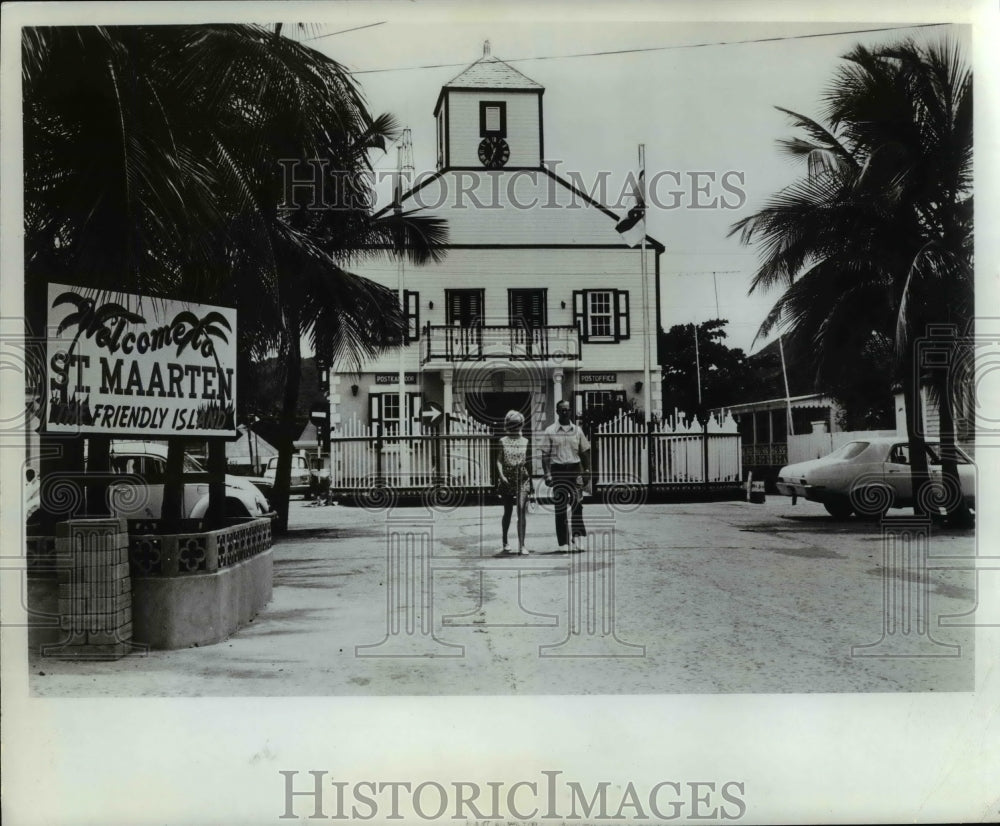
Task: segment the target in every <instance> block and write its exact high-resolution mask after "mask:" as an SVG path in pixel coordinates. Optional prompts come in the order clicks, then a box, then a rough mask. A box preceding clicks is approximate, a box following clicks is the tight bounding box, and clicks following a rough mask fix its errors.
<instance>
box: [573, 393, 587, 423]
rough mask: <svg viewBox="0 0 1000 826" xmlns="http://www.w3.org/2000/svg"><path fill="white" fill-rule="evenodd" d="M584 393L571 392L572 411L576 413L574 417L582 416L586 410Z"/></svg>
mask: <svg viewBox="0 0 1000 826" xmlns="http://www.w3.org/2000/svg"><path fill="white" fill-rule="evenodd" d="M585 402H586V391H585V390H575V391H574V392H573V409H574V410H575V411H576V415H577V416H578V417H579V416H582V415H583V413H584V410H585V408H586V404H585Z"/></svg>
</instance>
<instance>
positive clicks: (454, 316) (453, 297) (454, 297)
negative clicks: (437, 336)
mask: <svg viewBox="0 0 1000 826" xmlns="http://www.w3.org/2000/svg"><path fill="white" fill-rule="evenodd" d="M447 309H448V319H447V321H448V324H449V325H452V326H454V325H455V324H458V323H460V322H461V321H462V294H461V293H460V292H456V291H455V290H448V308H447Z"/></svg>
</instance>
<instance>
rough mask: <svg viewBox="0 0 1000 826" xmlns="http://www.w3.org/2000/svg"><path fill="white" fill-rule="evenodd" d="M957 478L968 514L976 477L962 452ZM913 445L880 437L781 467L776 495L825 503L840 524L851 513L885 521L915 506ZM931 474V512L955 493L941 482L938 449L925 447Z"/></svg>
mask: <svg viewBox="0 0 1000 826" xmlns="http://www.w3.org/2000/svg"><path fill="white" fill-rule="evenodd" d="M955 451H956V454H957V456H958V476H959V481H960V483H961V496H962V497H963V498H964V499H965V502H966V504H967V505H968V506H969V508H970V509H975V505H976V476H975V470H976V469H975V465H974V464H973V462H972V460H971V459H970V458H969V457H968V456H967V455H966V454H965V453H963V452H962V451H961V450H960V449H959V448H957V447H956V448H955ZM909 456H910V445H909V442H908V441H907V440H906V438H905V437H902V436H878V437H872V438H869V439H864V440H858V441H854V442H848V443H847V444H845V445H843V446H841V447H840V448H838V449H837V450H835V451H833V453H831V454H829V455H828V456H824V457H823V458H821V459H812V460H811V461H808V462H799V463H797V464H794V465H787V466H786V467H783V468H782V469H781V471H780V472H779V473H778V479H777V482H776V486H777V489H778V493H781V494H783V495H785V496H791V497H792V501H793V502H794V501H795V498H797V497H799V496H801V497H802V498H803V499H808V500H810V501H812V502H821V503H822V504H823V506H824V507H825V508H826V510H827V512H828V513H829V514H830V515H831V516H833V517H834V518H836V519H846V518H847V517H848V516H850V515H851V514H852V513H857V514H858V515H859V516H881V515H883V514H885V513H886V511H888V510H889V508H905V507H909V506H911V505H912V504H913V482H912V478H911V472H910V461H909ZM927 469H928V472H929V475H930V478H931V481H932V482H934V483H935V485H934V487H933V488H932V489H931V490H930V494H931V497H932V501H930V502H929V503H928V504H929V506H930V507H934V506H936V505H943V504H945V502H947V498H948V497H949V496H958V495H959V493H958V492H957V491H954V492H952V491H948V490H947V488H946V487H945V486H944V485H943V482H942V473H941V457H940V448H939V446H938V444H937V443H935V442H928V443H927Z"/></svg>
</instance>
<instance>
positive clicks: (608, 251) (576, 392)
mask: <svg viewBox="0 0 1000 826" xmlns="http://www.w3.org/2000/svg"><path fill="white" fill-rule="evenodd" d="M544 91H545V90H544V89H543V88H542V87H541V86H540V85H539V84H538V83H536V82H535V81H533V80H531V79H530V78H528V77H526V76H525V75H523V74H522V73H521V72H519V71H518V70H516V69H514V68H513V67H512V66H510V65H508V64H507V63H504V62H503V61H502V60H499V59H497V58H495V57H492V56H490V55H489V53H488V49H487V50H484V56H483V58H482V59H480V60H478V61H476V62H475V63H473V64H472V65H471V66H469V67H468V68H467V69H465V70H464V71H462V72H461V73H460V74H458V75H457V76H456V77H455V78H454V79H453V80H451V81H450V82H448V83H447V84H445V86H444V87H443V88H442V89H441V92H440V95H439V96H438V99H437V102H436V105H435V106H434V109H433V115H434V117H435V119H436V123H437V148H436V154H437V167H438V168H437V170H436V172H435V173H434V174H433V175H428V176H424V178H423V180H418V181H417V182H416V183H415V184H414V185H413V186H412V188H411V189H410V190H409V191H407V192H405V193H404V194H403V195H402V196H401V198H400V202H401V207H402V209H403V210H404V211H410V210H414V209H417V210H421V212H422V214H426V215H434V216H439V217H442V218H444V219H445V220H446V221H447V224H448V230H449V249H448V251H447V255H446V256H445V257H444V260H443V261H441V262H440V263H437V264H434V263H431V264H427V265H424V266H420V267H416V266H411V265H406V266H405V268H404V285H405V306H406V309H407V313H408V315H409V318H410V328H409V331H408V335H407V341H406V343H405V345H404V347H403V352H402V359H401V358H400V355H401V354H400V351H399V349H398V348H396V349H394V350H390V351H388V352H387V353H386V354H385V355H384V356H383V357H381V358H379V359H377V360H374V361H370V362H368V363H366V364H365V365H364V369H363V371H362V373H361V374H360V376H358V375H352V374H342V375H336V374H334V375H332V376H331V379H330V424H331V433H332V435H333V436H334V437H336V436H337V435H338V432H339V433H344V432H346V431H348V430H350V428H351V427H352V426H354V425H355V423H358V422H360V423H364V424H370V425H377V426H378V427H379V429H380V430H381V431H382V432H383V433H385V434H390V433H393V432H396V431H398V429H399V426H400V425H399V422H400V406H399V399H400V387H399V384H398V377H399V371H400V369H401V367H402V369H403V372H404V374H405V375H404V379H405V396H404V397H403V398H404V399H405V406H406V407H407V408H408V409H404V411H403V419H404V425H403V430H404V432H409V431H412V427H411V425H410V424H409V423H412V422H413V421H417V420H419V419H420V411H421V409H422V408H423V409H424V410H425V411H428V410H430V409H431V407H432V406H436V407H437V408H440V409H441V410H442V411H446V412H448V413H450V414H453V415H455V416H459V417H466V418H468V419H471V420H478V421H479V422H482V423H484V424H494V423H497V422H499V421H502V420H503V417H504V414H505V413H506V412H507V410H509V409H519V410H521V411H522V412H523V413H524V415H525V417H526V419H527V429H528V430H533V431H539V430H541V429H542V428H543V427H544V426H545V425H547V424H549V423H551V422H552V421H553V419H554V407H555V403H556V401H558V400H560V399H569V400H572V401H573V403H574V405H575V407H576V411H577V413H578V414H579V413H583V412H584V410H585V409H587V408H588V407H591V406H595V405H599V404H602V403H604V402H605V401H607V400H609V399H619V400H624V401H629V400H634V401H635V403H636V406H637V407H639V408H643V409H644V408H645V406H646V404H645V403H646V400H647V398H648V399H649V400H650V405H649V406H650V409H651V411H652V412H653V413H654V414H656V415H660V413H661V394H660V367H659V365H658V364H657V357H656V340H657V335H656V332H657V330H659V328H660V311H659V305H660V300H659V299H660V294H659V277H658V276H659V258H660V253H662V252H663V246H662V245H661V244H659V243H658V242H657V241H655V240H653V239H651V238H648V239H647V241H646V245H645V249H646V253H645V254H646V256H647V260H646V273H647V275H646V281H647V283H646V284H645V286H644V285H643V283H642V275H641V273H642V262H641V255H642V247H635V248H631V247H629V246H628V245H627V244H626V243H625V241H624V240H623V238H622V236H621V235H620V234H619V233H618V232H617V230H616V224H617V222H618V221H619V220H620V219H621V218H622V217H623V216H621V215H616V214H615V213H614V212H612V211H610V210H609V209H607V208H606V207H604V206H603V205H601V204H599V203H597V202H595V201H594V200H593V199H592V198H590V197H588V195H587V194H585V193H583V192H581V191H579V190H578V189H576V188H574V187H573V186H572V185H571V184H570V183H569V182H568V181H566V180H564V179H563V178H561V177H559V176H557V175H555V174H554V173H553V172H551V171H550V170H549V169H547V168H546V167H545V166H544V165H543V160H544V159H545V152H546V149H547V147H546V146H545V143H544V135H545V133H544V123H543V109H544V107H543V98H544ZM596 117H598V115H597V114H596V113H595V118H596ZM559 151H560V153H561V157H567V156H571V153H572V147H560V150H559ZM568 159H569V160H570V161H571V160H572V158H571V157H569V158H568ZM628 171H629V170H625V172H628ZM390 208H391V207H390ZM357 271H358V272H359V273H360V274H361V275H364V276H366V277H368V278H371V279H372V280H375V281H379V282H380V283H383V284H385V285H387V286H389V287H392V288H393V289H396V288H397V286H398V284H397V265H396V263H395V262H394V261H392V260H391V259H390V258H389V257H388V256H387V257H386V259H385V260H384V262H382V263H374V264H372V265H371V266H369V267H367V268H366V267H365V266H364V265H359V267H358V268H357ZM644 297H645V307H644ZM647 325H648V326H647ZM644 347H647V348H648V352H647V355H646V358H647V359H648V373H647V372H646V371H644V366H645V365H644V358H643V348H644ZM646 375H648V376H649V377H650V378H649V382H650V384H649V387H648V388H646V387H645V386H644V384H645V382H646V381H647V379H646ZM647 389H648V391H649V393H648V397H647V393H646V390H647ZM432 415H433V414H432ZM406 420H409V423H408V422H407V421H406ZM424 421H425V422H426V421H429V417H425V419H424Z"/></svg>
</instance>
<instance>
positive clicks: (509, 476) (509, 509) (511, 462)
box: [497, 410, 531, 556]
mask: <svg viewBox="0 0 1000 826" xmlns="http://www.w3.org/2000/svg"><path fill="white" fill-rule="evenodd" d="M522 427H524V416H522V415H521V414H520V413H518V412H517V411H516V410H509V411H508V412H507V415H506V416H504V435H503V436H501V437H500V453H499V457H498V458H497V493H499V494H500V498H501V500H502V501H503V519H502V520H501V522H500V526H501V528H502V529H503V552H504V553H505V554H507V553H510V552H511V550H510V543H509V542H508V541H507V537H508V533H509V531H510V518H511V515H512V514H513V511H514V508H515V507H516V508H517V552H518V554H520V555H522V556H523V555H525V554H527V553H528V550H527V548H525V547H524V530H525V521H526V517H527V511H528V494H529V493H530V491H531V473H530V471H529V470H528V440H527V439H526V438H525V437H524V436H523V435H522V434H521V428H522Z"/></svg>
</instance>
